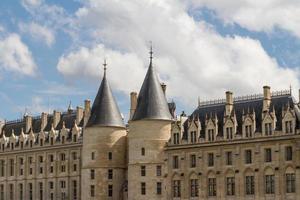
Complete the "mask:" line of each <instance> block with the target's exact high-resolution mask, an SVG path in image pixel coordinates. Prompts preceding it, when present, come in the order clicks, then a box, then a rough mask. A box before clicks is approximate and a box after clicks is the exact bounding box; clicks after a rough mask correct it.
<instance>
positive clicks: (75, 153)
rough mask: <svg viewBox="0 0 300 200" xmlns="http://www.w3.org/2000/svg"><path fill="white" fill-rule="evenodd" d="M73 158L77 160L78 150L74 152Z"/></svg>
mask: <svg viewBox="0 0 300 200" xmlns="http://www.w3.org/2000/svg"><path fill="white" fill-rule="evenodd" d="M72 158H73V160H77V152H72Z"/></svg>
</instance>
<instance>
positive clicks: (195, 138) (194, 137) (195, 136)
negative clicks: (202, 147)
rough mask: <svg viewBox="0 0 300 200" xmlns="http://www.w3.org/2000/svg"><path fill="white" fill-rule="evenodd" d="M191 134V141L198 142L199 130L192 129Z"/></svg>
mask: <svg viewBox="0 0 300 200" xmlns="http://www.w3.org/2000/svg"><path fill="white" fill-rule="evenodd" d="M190 136H191V143H196V142H197V132H196V131H191V132H190Z"/></svg>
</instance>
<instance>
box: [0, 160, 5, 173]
mask: <svg viewBox="0 0 300 200" xmlns="http://www.w3.org/2000/svg"><path fill="white" fill-rule="evenodd" d="M4 172H5V161H4V160H0V176H1V177H3V176H5V173H4Z"/></svg>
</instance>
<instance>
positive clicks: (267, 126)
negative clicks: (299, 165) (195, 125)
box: [172, 120, 294, 144]
mask: <svg viewBox="0 0 300 200" xmlns="http://www.w3.org/2000/svg"><path fill="white" fill-rule="evenodd" d="M284 123H285V126H284V127H285V130H284V133H285V134H292V133H293V132H294V125H293V122H292V121H290V120H289V121H285V122H284ZM262 129H263V130H262V132H263V133H264V135H265V136H272V135H273V134H274V127H273V124H272V123H269V122H268V123H264V124H263V127H262ZM243 132H244V136H243V137H245V138H252V137H254V134H253V125H245V126H244V130H243ZM206 133H207V136H206V141H208V142H213V141H215V140H216V137H217V133H216V129H215V128H207V131H206ZM234 135H235V133H234V128H233V127H232V126H229V127H226V128H225V133H224V138H225V139H227V140H232V139H234V137H235V136H234ZM172 136H173V138H172V141H173V142H172V143H173V144H180V140H181V138H180V134H179V133H178V132H176V133H173V135H172ZM188 138H189V139H188V141H189V143H197V142H198V141H199V136H198V134H197V131H190V132H189V133H188Z"/></svg>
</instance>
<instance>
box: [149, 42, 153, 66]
mask: <svg viewBox="0 0 300 200" xmlns="http://www.w3.org/2000/svg"><path fill="white" fill-rule="evenodd" d="M149 53H150V62H152V59H153V50H152V41H150V52H149Z"/></svg>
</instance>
